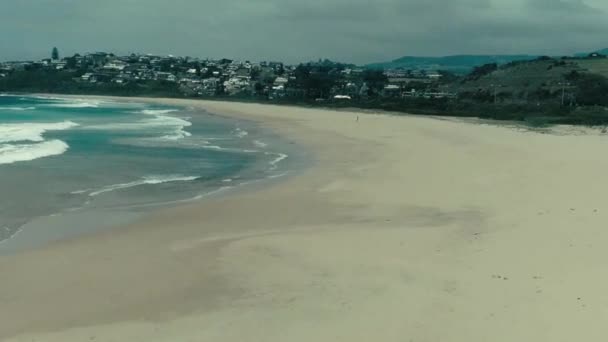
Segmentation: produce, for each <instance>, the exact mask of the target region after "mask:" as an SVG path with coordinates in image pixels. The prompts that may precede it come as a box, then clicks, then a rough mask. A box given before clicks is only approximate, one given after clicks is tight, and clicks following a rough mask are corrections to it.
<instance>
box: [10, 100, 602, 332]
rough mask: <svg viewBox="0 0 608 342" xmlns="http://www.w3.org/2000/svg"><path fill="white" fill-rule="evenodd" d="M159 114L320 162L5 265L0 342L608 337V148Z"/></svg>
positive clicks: (335, 122)
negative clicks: (245, 135)
mask: <svg viewBox="0 0 608 342" xmlns="http://www.w3.org/2000/svg"><path fill="white" fill-rule="evenodd" d="M162 101H163V102H164V103H167V104H171V105H186V106H190V107H199V108H203V109H206V110H209V111H211V112H213V113H218V114H223V115H227V116H234V117H239V118H247V119H251V120H254V121H258V122H260V123H261V124H262V125H264V126H265V127H268V128H270V129H272V130H275V131H276V132H277V133H279V134H281V135H282V136H283V137H284V138H286V140H288V141H290V142H292V143H294V144H296V145H299V146H300V147H301V148H304V149H306V150H308V151H309V152H310V154H311V159H312V163H311V165H310V167H308V168H307V169H305V170H304V171H302V172H300V173H299V174H297V175H295V176H292V177H290V178H288V179H286V180H285V181H282V182H275V183H273V184H271V185H268V186H265V187H260V188H258V189H251V190H248V191H242V192H239V193H236V194H232V195H229V196H222V197H218V198H210V199H208V200H203V201H201V202H197V203H193V204H189V205H186V206H183V207H179V208H173V209H167V210H162V211H158V212H156V213H154V214H152V215H150V216H149V217H147V218H145V219H144V220H142V221H140V222H137V223H135V224H132V225H130V226H128V227H119V228H117V229H114V230H112V231H108V232H103V233H100V234H96V235H92V236H86V237H80V238H75V239H72V240H69V241H62V242H59V243H55V244H52V245H49V246H47V247H44V248H41V249H38V250H34V251H25V252H23V253H20V254H15V255H10V256H3V257H0V275H1V276H2V278H1V281H0V340H2V341H11V342H13V341H45V342H49V341H52V342H59V341H61V342H65V341H93V340H94V341H239V342H241V341H260V342H271V341H302V342H304V341H306V342H310V341H349V342H351V341H453V342H460V341H462V342H465V341H466V342H470V341H505V342H506V341H575V340H576V341H599V340H604V339H605V335H606V334H605V333H606V328H605V322H606V321H607V320H608V310H606V308H607V307H608V295H607V294H606V291H605V289H606V288H608V275H607V273H606V272H605V268H606V267H605V262H606V260H607V259H608V252H607V249H606V246H607V245H608V230H607V229H606V222H608V181H606V180H605V179H606V178H605V173H606V171H607V170H608V159H607V158H604V157H603V155H604V153H605V151H607V150H608V138H606V137H603V136H601V135H599V134H584V135H581V134H540V133H535V132H530V131H525V130H521V129H516V128H513V127H500V126H496V125H487V124H479V123H465V122H458V121H452V120H440V119H436V118H423V117H413V116H406V117H395V116H387V115H371V114H370V115H363V114H358V113H354V112H347V111H340V112H336V111H326V110H319V109H303V108H292V107H279V106H264V105H257V104H238V103H221V102H203V101H185V100H183V101H182V100H162ZM357 116H359V119H357Z"/></svg>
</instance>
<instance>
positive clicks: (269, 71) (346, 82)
mask: <svg viewBox="0 0 608 342" xmlns="http://www.w3.org/2000/svg"><path fill="white" fill-rule="evenodd" d="M28 70H30V71H32V70H38V71H53V72H64V73H66V74H67V73H69V74H70V75H72V76H73V77H72V78H71V81H73V82H74V83H77V84H80V85H83V86H92V85H98V86H101V85H106V86H108V85H111V86H112V87H114V88H120V87H124V88H127V87H129V86H133V85H135V84H143V83H147V82H158V83H162V84H164V85H165V86H167V87H169V88H175V89H177V90H178V91H179V93H180V94H182V95H183V96H187V97H214V96H232V97H251V96H253V97H264V98H267V99H269V100H273V99H277V100H278V99H281V98H307V99H311V98H312V99H314V100H317V101H322V100H327V99H334V100H344V101H348V100H351V99H357V98H366V97H370V96H372V97H374V96H378V97H391V98H394V97H404V98H405V97H425V98H430V97H434V98H438V97H453V96H455V94H453V93H449V92H447V91H444V90H442V89H441V85H442V82H441V80H442V77H443V76H444V73H441V72H438V71H436V70H404V69H396V70H381V71H378V70H369V69H367V68H364V67H357V66H355V65H348V64H341V63H334V62H331V61H328V60H319V61H318V62H311V63H308V64H301V65H298V66H296V65H287V64H285V63H282V62H273V61H267V62H250V61H237V60H231V59H219V60H211V59H199V58H191V57H176V56H155V55H142V54H131V55H127V56H116V55H114V54H112V53H106V52H95V53H87V54H83V55H80V54H76V55H74V56H70V57H64V58H59V53H58V51H57V50H54V51H53V54H52V57H51V58H47V59H42V60H39V61H18V62H0V78H7V77H9V76H10V75H11V74H13V73H16V72H19V71H28Z"/></svg>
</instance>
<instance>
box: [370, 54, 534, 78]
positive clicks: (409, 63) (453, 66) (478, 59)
mask: <svg viewBox="0 0 608 342" xmlns="http://www.w3.org/2000/svg"><path fill="white" fill-rule="evenodd" d="M538 57H539V56H530V55H456V56H445V57H412V56H406V57H402V58H399V59H396V60H394V61H392V62H385V63H374V64H369V65H367V66H366V67H368V68H370V69H397V68H403V69H413V70H416V69H426V70H428V69H435V70H447V71H451V72H455V73H459V74H464V73H468V72H470V71H471V70H472V69H473V68H474V67H476V66H480V65H484V64H489V63H497V64H506V63H510V62H515V61H527V60H533V59H536V58H538Z"/></svg>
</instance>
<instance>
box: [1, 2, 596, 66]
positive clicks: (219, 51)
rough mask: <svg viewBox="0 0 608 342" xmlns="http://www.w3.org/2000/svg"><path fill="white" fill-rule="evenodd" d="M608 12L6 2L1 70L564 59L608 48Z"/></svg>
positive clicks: (470, 5) (525, 6) (559, 7)
mask: <svg viewBox="0 0 608 342" xmlns="http://www.w3.org/2000/svg"><path fill="white" fill-rule="evenodd" d="M592 1H595V2H594V3H592ZM607 8H608V4H606V3H604V1H601V0H586V1H583V0H375V1H369V0H308V1H302V0H257V1H252V0H203V1H201V0H173V1H166V0H104V1H100V0H19V1H14V0H0V60H4V59H16V58H39V57H42V56H46V55H48V53H49V51H50V48H51V47H52V46H54V45H57V46H58V47H60V49H61V50H62V51H64V52H65V53H74V52H81V51H93V50H112V51H115V52H118V53H129V52H144V53H147V52H150V53H162V54H169V53H173V54H179V55H191V56H200V57H222V56H228V57H240V58H247V59H253V60H260V59H283V60H287V61H288V62H299V61H306V60H310V59H316V58H321V57H323V58H325V57H328V58H332V59H339V60H343V61H348V62H355V63H365V62H373V61H378V60H385V59H392V58H396V57H400V56H402V55H406V54H407V55H444V54H456V53H538V54H566V53H572V52H575V51H580V50H583V51H584V50H592V49H596V48H603V47H605V46H604V45H608V42H606V40H605V32H608V16H607V15H606V9H607Z"/></svg>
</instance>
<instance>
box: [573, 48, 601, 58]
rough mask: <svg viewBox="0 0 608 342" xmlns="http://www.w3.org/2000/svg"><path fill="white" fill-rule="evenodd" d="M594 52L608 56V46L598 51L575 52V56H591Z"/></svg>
mask: <svg viewBox="0 0 608 342" xmlns="http://www.w3.org/2000/svg"><path fill="white" fill-rule="evenodd" d="M594 52H597V53H599V54H602V55H606V56H608V48H606V49H603V50H597V51H589V52H581V53H577V54H575V55H574V56H575V57H587V56H589V54H590V53H594Z"/></svg>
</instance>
